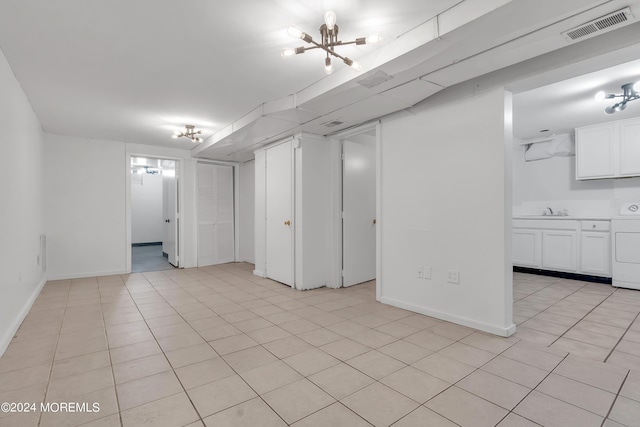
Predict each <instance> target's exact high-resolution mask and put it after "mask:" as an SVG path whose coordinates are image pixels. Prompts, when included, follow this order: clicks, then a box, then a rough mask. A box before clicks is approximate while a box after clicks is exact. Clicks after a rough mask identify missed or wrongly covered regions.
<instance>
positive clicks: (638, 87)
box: [594, 81, 640, 114]
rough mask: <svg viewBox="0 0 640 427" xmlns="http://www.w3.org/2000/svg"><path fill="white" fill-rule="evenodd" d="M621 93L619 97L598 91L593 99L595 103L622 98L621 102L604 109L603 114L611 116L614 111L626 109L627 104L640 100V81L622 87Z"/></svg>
mask: <svg viewBox="0 0 640 427" xmlns="http://www.w3.org/2000/svg"><path fill="white" fill-rule="evenodd" d="M622 91H623V93H622V94H621V95H616V94H615V93H606V92H604V91H600V92H598V93H596V96H595V97H594V98H595V100H596V101H597V102H601V101H604V100H605V99H614V98H622V101H620V102H617V103H615V104H613V105H610V106H608V107H607V108H605V109H604V112H605V113H607V114H613V113H615V112H616V111H623V110H624V109H625V108H627V102H629V101H635V100H636V99H638V98H640V81H638V82H636V83H627V84H624V85H622Z"/></svg>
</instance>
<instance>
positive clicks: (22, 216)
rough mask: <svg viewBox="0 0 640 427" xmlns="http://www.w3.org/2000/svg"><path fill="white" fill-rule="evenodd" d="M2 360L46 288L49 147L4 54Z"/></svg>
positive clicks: (0, 73) (0, 103)
mask: <svg viewBox="0 0 640 427" xmlns="http://www.w3.org/2000/svg"><path fill="white" fill-rule="evenodd" d="M0 94H1V95H0V153H1V154H0V157H1V158H2V167H0V182H2V186H1V187H0V236H2V237H1V238H0V356H2V354H3V353H4V351H5V349H6V348H7V346H8V345H9V342H10V341H11V339H12V338H13V335H14V333H15V332H16V330H17V329H18V327H19V326H20V323H21V322H22V319H23V318H24V316H25V315H26V314H27V312H28V311H29V308H30V307H31V305H32V304H33V301H34V300H35V298H36V297H37V296H38V293H39V291H40V289H41V287H42V285H44V280H45V276H44V275H43V273H42V268H41V265H39V263H38V261H39V258H38V257H40V259H42V255H44V254H42V253H41V252H40V235H41V234H42V233H44V231H45V225H44V214H45V204H44V194H45V192H44V179H45V175H44V164H45V163H44V142H43V134H42V128H41V126H40V123H39V122H38V118H37V117H36V116H35V114H34V113H33V110H32V108H31V105H30V104H29V100H28V99H27V98H26V96H25V95H24V93H23V92H22V89H21V88H20V84H19V83H18V82H17V81H16V79H15V77H14V74H13V71H12V70H11V68H10V67H9V64H8V63H7V61H6V59H5V57H4V54H3V53H2V51H0Z"/></svg>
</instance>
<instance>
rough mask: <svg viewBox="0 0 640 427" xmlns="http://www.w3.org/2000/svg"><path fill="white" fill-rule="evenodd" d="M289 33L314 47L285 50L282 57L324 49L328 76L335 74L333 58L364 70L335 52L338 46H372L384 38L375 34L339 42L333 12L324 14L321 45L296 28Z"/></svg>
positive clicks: (355, 68)
mask: <svg viewBox="0 0 640 427" xmlns="http://www.w3.org/2000/svg"><path fill="white" fill-rule="evenodd" d="M287 32H288V33H289V35H290V36H291V37H295V38H298V39H302V40H304V41H305V42H307V43H310V44H312V45H313V46H309V47H305V46H301V47H296V48H294V49H291V48H288V49H284V50H283V51H282V54H281V55H282V57H283V58H289V57H291V56H294V55H298V54H301V53H305V52H306V51H307V50H311V49H322V50H324V51H325V52H326V54H327V56H326V58H325V60H324V71H325V72H326V73H327V74H331V73H332V72H333V65H332V64H331V57H332V56H335V57H336V58H339V59H341V60H342V62H344V63H345V64H347V65H348V66H349V67H351V68H353V69H354V70H356V71H360V70H361V69H362V66H361V65H360V64H359V63H357V62H356V61H354V60H352V59H349V58H347V57H346V56H342V55H340V54H339V53H337V52H336V51H335V47H336V46H343V45H347V44H356V45H361V44H367V43H369V44H372V43H377V42H379V41H380V40H382V37H380V36H379V35H378V34H374V35H371V36H369V37H359V38H357V39H355V40H354V41H350V42H343V41H341V40H338V26H337V25H336V14H335V12H333V11H328V12H327V13H325V14H324V24H322V26H321V27H320V37H321V41H320V43H318V42H316V41H315V40H313V38H311V36H310V35H309V34H307V33H304V32H302V31H300V30H299V29H297V28H296V27H289V29H288V31H287Z"/></svg>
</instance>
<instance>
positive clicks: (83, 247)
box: [45, 134, 129, 279]
mask: <svg viewBox="0 0 640 427" xmlns="http://www.w3.org/2000/svg"><path fill="white" fill-rule="evenodd" d="M45 155H46V158H47V161H46V165H45V176H46V178H47V179H46V182H45V190H46V199H45V200H46V204H45V211H46V212H47V218H46V228H47V235H48V241H47V243H48V255H49V258H48V266H49V269H48V271H49V278H50V279H56V278H67V277H88V276H100V275H109V274H122V273H125V272H126V271H125V270H126V263H125V242H126V239H125V174H127V173H129V167H128V166H127V165H126V163H125V145H124V143H121V142H114V141H95V140H88V139H83V138H72V137H67V136H59V135H52V134H45Z"/></svg>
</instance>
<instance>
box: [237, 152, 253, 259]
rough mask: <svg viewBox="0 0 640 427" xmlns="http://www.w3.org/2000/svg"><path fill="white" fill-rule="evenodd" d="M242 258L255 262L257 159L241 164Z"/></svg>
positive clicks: (240, 220) (239, 230) (239, 225)
mask: <svg viewBox="0 0 640 427" xmlns="http://www.w3.org/2000/svg"><path fill="white" fill-rule="evenodd" d="M239 169H240V174H239V177H240V178H239V181H240V182H239V183H238V185H239V186H240V188H239V199H240V200H239V201H240V203H239V205H240V207H239V210H240V212H239V214H240V215H239V224H238V232H239V233H240V259H239V261H247V262H251V263H253V262H255V184H256V183H255V161H251V162H247V163H243V164H241V165H240V166H239Z"/></svg>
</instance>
